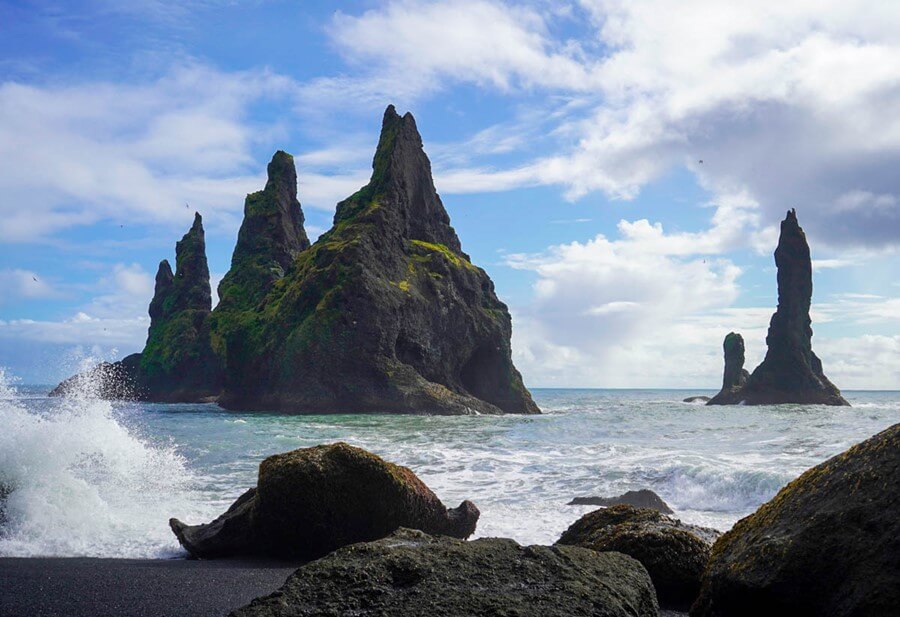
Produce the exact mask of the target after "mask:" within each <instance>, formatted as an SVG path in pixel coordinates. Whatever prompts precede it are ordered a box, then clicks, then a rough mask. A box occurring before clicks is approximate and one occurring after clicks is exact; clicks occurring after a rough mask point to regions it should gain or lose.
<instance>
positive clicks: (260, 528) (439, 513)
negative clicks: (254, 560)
mask: <svg viewBox="0 0 900 617" xmlns="http://www.w3.org/2000/svg"><path fill="white" fill-rule="evenodd" d="M478 514H479V513H478V508H476V507H475V504H473V503H472V502H470V501H464V502H463V503H462V504H460V506H459V507H457V508H455V509H452V510H448V509H447V508H445V507H444V505H443V504H442V503H441V501H440V499H438V498H437V496H436V495H435V494H434V493H433V492H431V490H430V489H429V488H428V487H427V486H425V484H424V483H423V482H422V481H421V480H419V478H418V477H416V475H415V474H414V473H413V472H412V471H410V470H409V469H407V468H406V467H401V466H399V465H394V464H393V463H388V462H387V461H384V460H382V459H381V458H379V457H378V456H375V455H374V454H371V453H369V452H366V451H365V450H363V449H361V448H356V447H353V446H350V445H347V444H345V443H336V444H333V445H327V446H316V447H314V448H303V449H300V450H294V451H292V452H287V453H285V454H276V455H274V456H270V457H269V458H267V459H265V460H264V461H263V462H262V464H260V466H259V480H258V485H257V487H256V488H255V489H251V490H249V491H247V492H246V493H244V494H243V495H242V496H241V497H240V498H239V499H238V500H237V501H236V502H235V503H234V504H233V505H232V506H231V507H230V508H229V509H228V511H227V512H225V514H223V515H222V516H220V517H219V518H218V519H216V520H215V521H213V522H211V523H209V524H206V525H193V526H191V525H185V524H184V523H182V522H181V521H179V520H177V519H172V520H170V521H169V525H170V526H171V527H172V531H173V532H174V533H175V535H176V536H177V537H178V540H179V541H180V542H181V544H182V545H183V546H184V547H185V548H186V549H187V550H188V552H189V553H190V554H191V555H192V556H194V557H225V556H229V555H251V554H256V555H273V556H279V557H291V558H302V559H314V558H317V557H321V556H322V555H325V554H327V553H329V552H330V551H333V550H334V549H336V548H339V547H341V546H346V545H347V544H352V543H354V542H364V541H368V540H376V539H378V538H383V537H385V536H386V535H388V534H390V533H391V532H393V531H394V530H396V529H398V528H399V527H410V528H414V529H421V530H422V531H425V532H428V533H431V534H441V535H448V536H453V537H456V538H467V537H469V536H470V535H472V533H474V531H475V524H476V523H477V521H478Z"/></svg>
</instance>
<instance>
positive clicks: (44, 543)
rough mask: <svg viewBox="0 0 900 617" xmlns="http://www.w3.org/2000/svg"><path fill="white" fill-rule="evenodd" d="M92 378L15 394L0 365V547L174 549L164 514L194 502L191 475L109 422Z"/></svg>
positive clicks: (109, 411) (28, 550) (165, 452)
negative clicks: (49, 393)
mask: <svg viewBox="0 0 900 617" xmlns="http://www.w3.org/2000/svg"><path fill="white" fill-rule="evenodd" d="M95 385H96V384H89V383H84V384H83V385H82V386H81V387H80V388H79V389H78V391H77V392H72V393H70V396H69V397H67V398H62V399H56V400H52V401H51V400H50V399H41V398H39V399H31V400H24V399H22V398H21V397H19V396H18V394H17V392H16V390H15V389H14V388H13V387H11V386H10V379H9V378H8V377H7V376H6V375H5V373H4V372H3V371H2V370H0V426H2V427H3V430H2V431H0V485H2V486H4V487H5V488H6V492H7V496H6V498H5V500H3V501H4V502H5V503H4V505H3V518H4V519H5V521H4V522H3V523H2V527H0V555H2V556H37V555H56V556H105V557H111V556H116V557H162V556H174V555H176V554H180V551H179V549H178V547H177V543H176V542H175V541H174V539H173V538H172V536H171V533H170V532H169V530H168V526H167V524H166V521H167V519H168V517H169V516H170V515H171V513H172V512H176V511H177V512H181V511H194V507H192V506H191V503H192V502H193V503H196V501H197V500H196V493H195V492H194V491H193V490H192V485H194V478H193V477H192V475H191V474H190V472H189V471H188V470H187V469H186V467H185V464H184V461H183V459H182V458H181V457H180V456H179V455H178V454H177V453H176V452H175V451H174V449H173V448H171V447H159V446H155V445H152V444H150V443H148V442H146V441H143V440H142V439H140V438H139V437H138V436H137V435H136V434H135V433H134V432H133V431H132V430H129V429H128V428H126V427H125V426H124V425H123V424H121V423H120V422H119V421H117V419H116V417H115V416H116V414H115V411H116V410H115V409H114V407H113V404H111V403H110V402H108V401H103V400H100V399H98V398H95V397H94V396H92V394H93V393H94V390H95Z"/></svg>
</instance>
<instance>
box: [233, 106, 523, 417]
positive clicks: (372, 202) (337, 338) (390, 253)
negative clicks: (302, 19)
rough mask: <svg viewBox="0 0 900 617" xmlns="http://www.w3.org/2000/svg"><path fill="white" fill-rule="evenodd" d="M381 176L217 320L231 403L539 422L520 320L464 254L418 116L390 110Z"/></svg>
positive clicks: (378, 162) (379, 154)
mask: <svg viewBox="0 0 900 617" xmlns="http://www.w3.org/2000/svg"><path fill="white" fill-rule="evenodd" d="M372 167H373V171H372V178H371V180H370V182H369V184H367V185H366V186H365V187H363V188H362V189H360V190H359V191H358V192H357V193H355V194H354V195H352V196H351V197H349V198H348V199H346V200H344V201H342V202H341V203H339V204H338V206H337V212H336V214H335V217H334V226H333V227H332V228H331V230H329V231H328V232H326V233H325V234H323V235H322V236H321V237H320V238H319V239H318V240H317V241H316V243H315V244H313V245H312V246H311V247H310V248H308V249H306V250H305V251H303V252H301V253H300V254H299V255H298V256H297V258H296V259H295V260H294V261H293V263H292V264H291V266H290V268H289V269H288V270H287V272H286V273H285V275H284V278H281V279H279V280H278V281H277V282H276V283H274V284H273V285H272V286H271V289H270V290H269V292H268V293H267V294H266V295H265V296H264V297H263V299H262V300H261V301H260V302H259V303H257V304H256V305H255V306H253V307H252V308H251V309H249V310H243V311H240V310H224V309H223V310H222V311H219V310H217V311H216V313H217V315H216V320H217V327H218V333H219V336H220V337H221V338H222V342H223V348H224V350H225V356H226V377H225V389H224V392H223V394H222V396H221V397H220V399H219V403H220V404H221V405H223V406H224V407H226V408H229V409H271V410H279V411H287V412H300V413H334V412H355V413H360V412H387V413H433V414H470V413H504V412H506V413H539V410H538V408H537V406H536V405H535V404H534V402H533V401H532V399H531V395H530V394H529V392H528V390H527V389H526V388H525V386H524V385H523V383H522V378H521V376H520V375H519V372H518V371H517V370H516V368H515V367H514V366H513V363H512V358H511V350H510V335H511V321H510V316H509V311H508V310H507V308H506V305H505V304H503V303H502V302H501V301H500V300H499V299H498V298H497V295H496V294H495V293H494V286H493V283H492V282H491V280H490V278H488V276H487V274H486V273H485V272H484V270H482V269H481V268H478V267H477V266H475V265H473V264H472V263H471V261H470V260H469V257H468V255H466V254H465V253H463V252H462V250H461V247H460V242H459V238H458V237H457V236H456V232H455V231H454V229H453V227H451V226H450V220H449V217H448V216H447V212H446V211H445V210H444V206H443V204H442V203H441V200H440V198H439V197H438V195H437V193H436V192H435V189H434V185H433V183H432V179H431V166H430V163H429V161H428V157H427V156H426V155H425V152H424V150H423V148H422V139H421V137H420V136H419V132H418V130H417V128H416V123H415V120H414V119H413V117H412V115H411V114H409V113H407V114H406V115H405V116H402V117H401V116H399V115H398V114H397V113H396V111H395V110H394V108H393V106H390V107H388V109H387V111H386V112H385V114H384V119H383V123H382V130H381V137H380V140H379V143H378V148H377V151H376V153H375V157H374V161H373V165H372ZM224 285H225V282H224V281H223V286H224ZM226 295H227V293H226Z"/></svg>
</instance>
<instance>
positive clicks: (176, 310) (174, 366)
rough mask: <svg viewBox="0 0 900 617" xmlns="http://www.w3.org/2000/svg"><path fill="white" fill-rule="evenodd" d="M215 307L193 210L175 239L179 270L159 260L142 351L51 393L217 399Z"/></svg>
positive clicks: (218, 362) (198, 220)
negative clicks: (185, 229) (181, 234)
mask: <svg viewBox="0 0 900 617" xmlns="http://www.w3.org/2000/svg"><path fill="white" fill-rule="evenodd" d="M211 308H212V297H211V293H210V287H209V267H208V266H207V262H206V240H205V236H204V232H203V219H202V217H201V216H200V214H195V216H194V223H193V225H191V228H190V229H189V230H188V232H187V233H186V234H185V235H184V237H183V238H182V239H181V240H180V241H179V242H177V243H176V244H175V272H174V273H173V272H172V267H171V266H170V265H169V262H168V260H165V259H164V260H162V261H161V262H160V264H159V269H158V270H157V273H156V287H155V290H154V293H153V299H152V300H151V301H150V310H149V312H150V329H149V331H148V333H147V344H146V345H145V347H144V351H143V352H142V353H140V354H131V355H130V356H127V357H125V358H124V359H122V360H120V361H118V362H113V363H105V362H104V363H101V364H100V365H98V366H97V367H95V368H93V369H91V370H90V371H87V372H85V373H82V374H80V375H75V376H74V377H71V378H69V379H67V380H65V381H64V382H62V383H61V384H59V385H58V386H57V387H56V388H54V389H53V391H51V392H50V396H67V395H88V396H99V397H101V398H107V399H116V398H137V399H142V400H148V401H155V402H167V403H176V402H196V401H207V400H212V399H215V397H216V396H218V394H219V391H220V390H221V388H222V362H221V358H220V357H219V356H218V355H217V354H216V353H215V351H214V350H213V347H212V336H211V322H210V315H211V312H210V310H211Z"/></svg>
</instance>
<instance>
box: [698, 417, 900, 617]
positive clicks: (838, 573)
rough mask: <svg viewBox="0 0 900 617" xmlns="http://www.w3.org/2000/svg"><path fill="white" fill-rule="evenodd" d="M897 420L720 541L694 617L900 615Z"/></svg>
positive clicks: (819, 467) (817, 470)
mask: <svg viewBox="0 0 900 617" xmlns="http://www.w3.org/2000/svg"><path fill="white" fill-rule="evenodd" d="M898 607H900V424H895V425H893V426H891V427H890V428H888V429H886V430H884V431H882V432H881V433H878V434H877V435H875V436H874V437H871V438H869V439H867V440H865V441H863V442H861V443H859V444H857V445H855V446H853V447H852V448H850V449H849V450H847V451H846V452H844V453H842V454H839V455H837V456H835V457H833V458H831V459H829V460H827V461H825V462H824V463H822V464H820V465H817V466H815V467H813V468H812V469H810V470H808V471H806V472H805V473H804V474H802V475H801V476H800V477H799V478H797V479H796V480H794V481H793V482H791V483H789V484H788V485H787V486H785V487H784V488H783V489H781V491H780V492H779V493H778V494H777V495H776V496H775V497H774V498H773V499H772V500H771V501H769V502H767V503H765V504H763V505H762V506H761V507H760V508H759V509H758V510H757V511H756V512H755V513H753V514H751V515H750V516H748V517H746V518H744V519H741V520H740V521H738V523H737V524H736V525H735V526H734V527H733V528H732V529H731V530H730V531H729V532H727V533H726V534H724V535H723V536H722V537H721V538H720V539H719V540H718V541H717V542H716V543H715V545H714V546H713V550H712V556H711V558H710V561H709V566H708V568H707V570H706V573H705V574H704V576H703V584H702V588H701V590H700V597H699V598H698V599H697V602H696V603H695V604H694V606H693V607H692V608H691V615H692V616H695V617H719V616H721V617H725V616H729V617H730V616H737V617H744V616H746V617H750V616H754V617H755V616H758V615H797V616H801V617H802V616H807V615H808V616H813V615H829V616H831V617H850V616H860V617H862V616H869V615H896V614H897V608H898Z"/></svg>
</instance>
